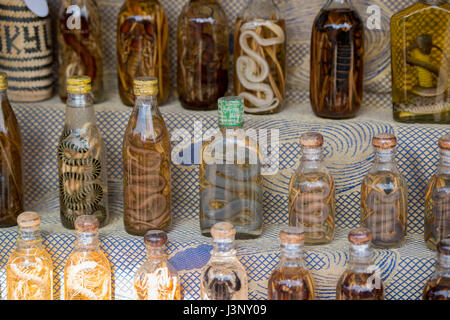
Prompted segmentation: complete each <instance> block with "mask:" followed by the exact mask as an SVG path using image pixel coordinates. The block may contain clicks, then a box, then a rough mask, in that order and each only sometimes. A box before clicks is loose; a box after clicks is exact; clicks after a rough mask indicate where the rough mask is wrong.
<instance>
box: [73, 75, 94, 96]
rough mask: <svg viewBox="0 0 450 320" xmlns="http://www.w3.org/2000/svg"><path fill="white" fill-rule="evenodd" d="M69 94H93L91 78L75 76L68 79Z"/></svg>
mask: <svg viewBox="0 0 450 320" xmlns="http://www.w3.org/2000/svg"><path fill="white" fill-rule="evenodd" d="M67 92H68V93H73V94H77V93H89V92H91V78H90V77H88V76H73V77H70V78H68V79H67Z"/></svg>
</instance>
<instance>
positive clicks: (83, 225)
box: [75, 215, 99, 232]
mask: <svg viewBox="0 0 450 320" xmlns="http://www.w3.org/2000/svg"><path fill="white" fill-rule="evenodd" d="M98 226H99V222H98V220H97V218H96V217H94V216H93V215H83V216H79V217H78V218H77V219H76V220H75V229H76V230H77V231H80V232H97V230H98Z"/></svg>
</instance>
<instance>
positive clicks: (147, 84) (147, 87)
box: [133, 77, 158, 96]
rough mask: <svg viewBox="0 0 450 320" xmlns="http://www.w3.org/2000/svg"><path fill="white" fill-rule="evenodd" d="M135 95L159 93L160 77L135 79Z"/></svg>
mask: <svg viewBox="0 0 450 320" xmlns="http://www.w3.org/2000/svg"><path fill="white" fill-rule="evenodd" d="M133 87H134V95H135V96H154V95H157V94H158V79H157V78H155V77H139V78H136V79H134V81H133Z"/></svg>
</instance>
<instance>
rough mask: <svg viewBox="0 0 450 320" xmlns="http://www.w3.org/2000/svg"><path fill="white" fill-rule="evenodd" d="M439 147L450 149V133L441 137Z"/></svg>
mask: <svg viewBox="0 0 450 320" xmlns="http://www.w3.org/2000/svg"><path fill="white" fill-rule="evenodd" d="M438 145H439V148H441V149H444V150H450V134H446V135H445V136H442V137H440V138H439V141H438Z"/></svg>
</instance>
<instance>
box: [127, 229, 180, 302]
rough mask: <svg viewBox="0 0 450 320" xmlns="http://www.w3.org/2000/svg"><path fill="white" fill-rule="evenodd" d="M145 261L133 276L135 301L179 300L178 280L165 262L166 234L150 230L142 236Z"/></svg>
mask: <svg viewBox="0 0 450 320" xmlns="http://www.w3.org/2000/svg"><path fill="white" fill-rule="evenodd" d="M144 242H145V246H146V247H147V261H145V262H144V264H143V265H142V266H141V267H140V268H139V270H138V271H137V272H136V275H135V276H134V289H135V291H136V297H137V300H181V299H182V297H181V286H180V278H179V277H178V274H177V270H176V269H175V268H174V267H173V266H172V265H171V264H170V262H169V261H168V260H167V256H166V253H165V245H166V243H167V234H166V233H165V232H164V231H160V230H150V231H148V232H147V233H146V234H145V236H144Z"/></svg>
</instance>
